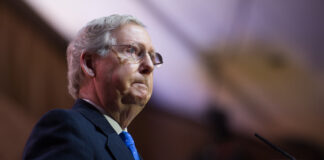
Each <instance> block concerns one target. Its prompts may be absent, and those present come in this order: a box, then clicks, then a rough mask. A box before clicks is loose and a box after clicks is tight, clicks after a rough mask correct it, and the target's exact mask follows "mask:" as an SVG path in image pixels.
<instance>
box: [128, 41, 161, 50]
mask: <svg viewBox="0 0 324 160" xmlns="http://www.w3.org/2000/svg"><path fill="white" fill-rule="evenodd" d="M131 44H136V45H138V46H140V47H141V48H142V49H143V48H145V45H144V44H142V43H136V42H134V43H131ZM147 52H149V53H155V49H154V48H153V46H152V47H150V48H149V49H148V50H147Z"/></svg>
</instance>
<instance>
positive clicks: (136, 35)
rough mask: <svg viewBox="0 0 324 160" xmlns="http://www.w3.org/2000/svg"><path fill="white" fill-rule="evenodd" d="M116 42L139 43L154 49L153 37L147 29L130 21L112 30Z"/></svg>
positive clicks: (148, 48)
mask: <svg viewBox="0 0 324 160" xmlns="http://www.w3.org/2000/svg"><path fill="white" fill-rule="evenodd" d="M112 37H113V38H114V40H115V43H116V44H133V43H136V44H139V45H141V46H144V47H145V48H146V49H147V50H153V45H152V41H151V37H150V35H149V33H148V32H147V30H146V29H145V28H144V27H142V26H140V25H137V24H134V23H129V24H125V25H122V26H121V27H119V28H117V29H116V30H114V31H113V32H112Z"/></svg>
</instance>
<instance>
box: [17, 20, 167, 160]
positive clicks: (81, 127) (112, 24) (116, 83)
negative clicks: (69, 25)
mask: <svg viewBox="0 0 324 160" xmlns="http://www.w3.org/2000/svg"><path fill="white" fill-rule="evenodd" d="M67 63H68V80H69V92H70V94H71V95H72V96H73V97H74V98H75V99H77V100H76V103H75V104H74V106H73V108H72V109H70V110H63V109H56V110H52V111H50V112H48V113H47V114H46V115H44V116H43V117H42V118H41V119H40V121H39V122H38V123H37V124H36V126H35V128H34V129H33V132H32V134H31V136H30V138H29V140H28V142H27V144H26V147H25V150H24V155H23V159H46V160H48V159H53V160H59V159H64V160H74V159H75V160H82V159H84V160H91V159H96V160H101V159H102V160H112V159H117V160H131V159H135V160H138V159H140V156H139V154H138V153H137V150H136V148H135V145H134V143H133V139H132V138H131V136H130V134H129V133H128V132H127V126H128V125H129V124H130V123H131V122H132V120H133V119H134V118H135V117H136V116H137V115H138V114H139V113H140V112H141V111H142V110H143V108H144V106H145V105H146V103H147V102H148V100H149V99H150V97H151V94H152V89H153V70H154V67H155V66H156V65H160V64H162V63H163V62H162V57H161V55H160V54H159V53H157V52H155V51H154V48H153V46H152V42H151V39H150V36H149V34H148V33H147V31H146V30H145V28H144V25H143V24H142V23H141V22H140V21H138V20H137V19H136V18H134V17H132V16H128V15H123V16H121V15H111V16H109V17H103V18H99V19H95V20H93V21H91V22H89V23H88V24H87V25H86V26H85V27H83V28H82V29H81V30H80V31H79V33H78V35H77V36H76V38H75V39H74V40H73V41H72V42H71V43H70V45H69V46H68V49H67Z"/></svg>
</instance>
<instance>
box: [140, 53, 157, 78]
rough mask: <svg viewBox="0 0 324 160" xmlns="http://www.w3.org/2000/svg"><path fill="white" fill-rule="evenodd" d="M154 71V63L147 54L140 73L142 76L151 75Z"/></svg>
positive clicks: (141, 64)
mask: <svg viewBox="0 0 324 160" xmlns="http://www.w3.org/2000/svg"><path fill="white" fill-rule="evenodd" d="M153 70H154V64H153V61H152V60H151V57H150V55H149V54H148V53H146V54H145V56H144V58H143V60H142V61H141V63H140V66H139V72H140V73H141V74H150V73H152V72H153Z"/></svg>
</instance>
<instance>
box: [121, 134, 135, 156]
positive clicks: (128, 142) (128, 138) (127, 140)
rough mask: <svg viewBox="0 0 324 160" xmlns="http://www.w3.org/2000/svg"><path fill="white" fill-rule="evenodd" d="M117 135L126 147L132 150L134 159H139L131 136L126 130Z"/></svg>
mask: <svg viewBox="0 0 324 160" xmlns="http://www.w3.org/2000/svg"><path fill="white" fill-rule="evenodd" d="M119 136H120V138H121V139H122V140H123V141H124V143H125V144H126V146H127V147H128V149H129V150H130V151H131V152H132V155H133V157H134V159H135V160H140V158H139V156H138V152H137V150H136V147H135V143H134V140H133V138H132V136H131V135H130V134H129V133H128V132H125V131H122V132H121V133H120V134H119Z"/></svg>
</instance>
